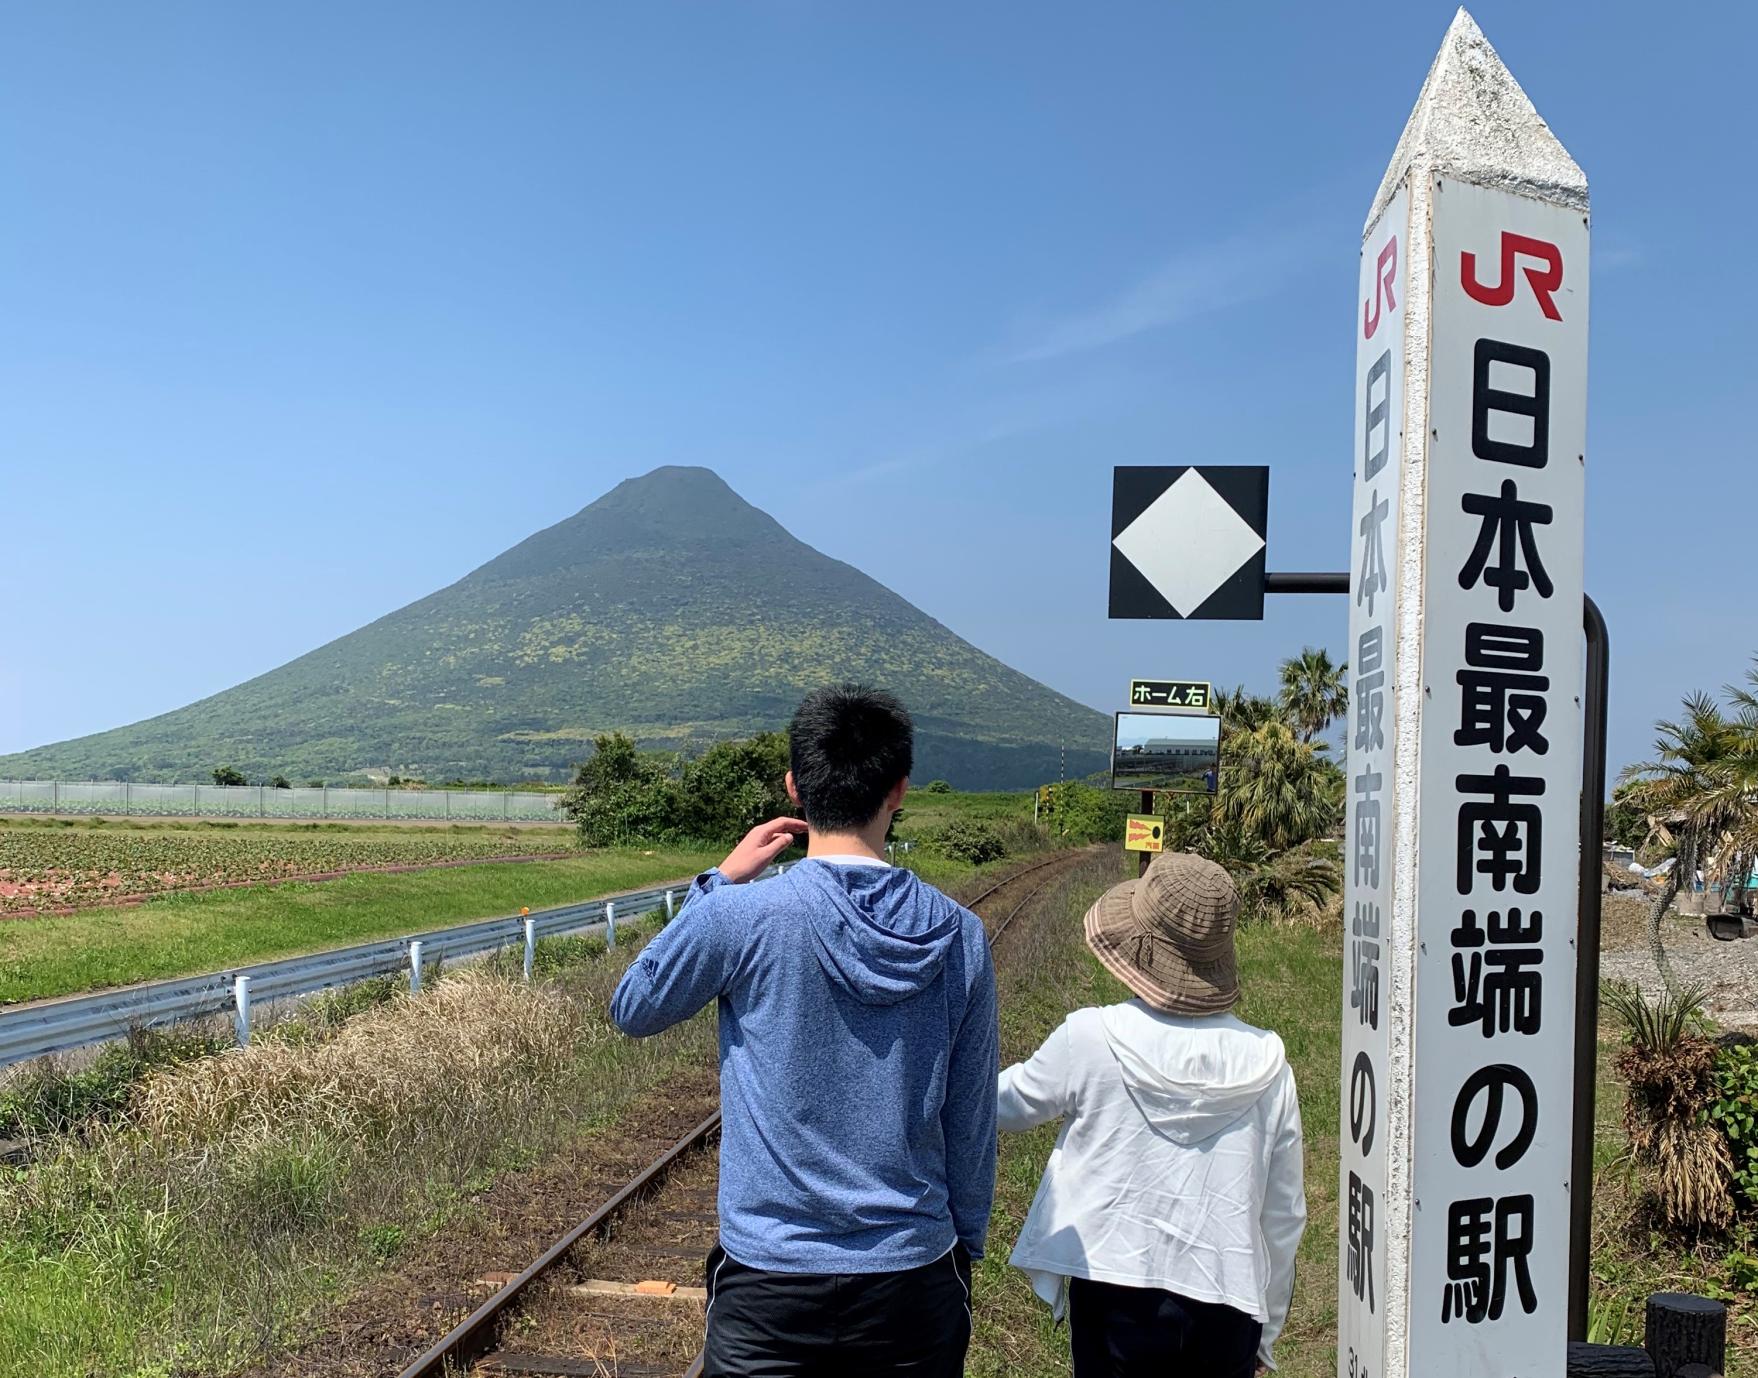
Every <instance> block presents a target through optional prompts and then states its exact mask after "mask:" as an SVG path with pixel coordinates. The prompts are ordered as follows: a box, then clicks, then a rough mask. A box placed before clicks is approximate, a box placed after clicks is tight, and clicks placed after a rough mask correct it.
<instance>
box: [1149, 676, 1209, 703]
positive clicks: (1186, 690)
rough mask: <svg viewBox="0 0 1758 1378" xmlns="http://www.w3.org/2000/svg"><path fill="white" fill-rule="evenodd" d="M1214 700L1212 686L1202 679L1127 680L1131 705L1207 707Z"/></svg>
mask: <svg viewBox="0 0 1758 1378" xmlns="http://www.w3.org/2000/svg"><path fill="white" fill-rule="evenodd" d="M1213 700H1214V690H1213V686H1211V685H1210V684H1209V682H1208V681H1207V680H1203V679H1132V680H1130V681H1129V702H1130V704H1131V706H1134V705H1138V704H1150V705H1152V706H1154V707H1156V708H1205V709H1206V708H1209V707H1210V706H1211V705H1212V702H1213Z"/></svg>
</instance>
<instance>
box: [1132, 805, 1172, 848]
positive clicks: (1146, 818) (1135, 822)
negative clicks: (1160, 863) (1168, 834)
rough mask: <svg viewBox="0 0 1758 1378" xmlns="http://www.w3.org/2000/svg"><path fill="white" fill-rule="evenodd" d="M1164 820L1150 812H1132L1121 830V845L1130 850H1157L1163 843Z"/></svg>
mask: <svg viewBox="0 0 1758 1378" xmlns="http://www.w3.org/2000/svg"><path fill="white" fill-rule="evenodd" d="M1165 826H1166V825H1165V820H1163V819H1160V818H1156V817H1154V815H1153V814H1151V813H1132V814H1130V815H1129V822H1128V826H1126V827H1125V828H1124V830H1123V846H1124V849H1125V850H1126V851H1131V852H1157V851H1159V850H1160V848H1161V846H1162V845H1163V838H1164V836H1165Z"/></svg>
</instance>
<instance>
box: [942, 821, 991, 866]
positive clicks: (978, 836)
mask: <svg viewBox="0 0 1758 1378" xmlns="http://www.w3.org/2000/svg"><path fill="white" fill-rule="evenodd" d="M927 840H928V842H929V844H930V845H931V846H932V847H933V848H934V850H935V851H937V852H939V853H940V854H941V855H943V856H949V857H952V858H954V859H955V860H958V861H966V862H969V863H970V864H971V865H973V866H982V865H984V864H985V863H987V862H991V861H999V860H1001V858H1002V857H1004V856H1006V855H1007V844H1006V843H1005V842H1003V841H1002V840H1001V834H1000V833H998V832H996V831H995V829H993V828H991V827H990V826H989V825H988V824H986V823H974V822H971V821H970V820H969V819H963V818H961V819H957V820H955V821H953V822H951V823H948V824H947V825H946V826H945V827H944V828H941V829H940V830H939V831H938V832H936V833H934V834H932V835H931V836H930V837H929V838H928V839H927Z"/></svg>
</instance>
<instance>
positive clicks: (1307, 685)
mask: <svg viewBox="0 0 1758 1378" xmlns="http://www.w3.org/2000/svg"><path fill="white" fill-rule="evenodd" d="M1348 673H1349V666H1348V665H1347V664H1342V665H1333V664H1331V654H1330V652H1329V651H1326V650H1323V649H1322V648H1318V647H1313V646H1307V647H1305V648H1303V649H1302V650H1301V652H1300V654H1299V655H1298V656H1295V657H1294V658H1293V659H1291V660H1284V661H1283V662H1282V710H1283V711H1284V712H1285V713H1287V715H1288V719H1289V721H1290V722H1292V723H1293V724H1294V726H1295V727H1296V728H1298V729H1299V731H1300V734H1301V740H1302V741H1307V742H1310V741H1311V740H1312V739H1313V738H1314V737H1317V736H1319V735H1321V734H1322V733H1323V732H1324V731H1325V729H1326V728H1328V727H1329V726H1330V725H1331V724H1332V723H1333V722H1335V721H1336V720H1337V719H1338V718H1340V717H1342V716H1343V715H1344V714H1345V713H1347V712H1348V711H1349V690H1348V687H1347V686H1346V685H1345V684H1344V682H1343V677H1344V676H1345V675H1346V674H1348Z"/></svg>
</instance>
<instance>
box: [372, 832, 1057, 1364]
mask: <svg viewBox="0 0 1758 1378" xmlns="http://www.w3.org/2000/svg"><path fill="white" fill-rule="evenodd" d="M1082 855H1083V854H1082V853H1078V852H1064V853H1060V854H1058V855H1057V856H1053V857H1050V858H1049V859H1047V860H1045V861H1040V862H1036V863H1034V864H1033V865H1030V866H1026V867H1022V868H1020V869H1019V870H1017V871H1014V872H1012V873H1011V874H1009V875H1007V876H1004V877H1002V878H1001V879H1000V880H998V881H996V882H995V883H994V884H992V885H990V886H989V887H988V888H987V889H985V890H983V891H982V892H981V893H980V894H978V895H977V896H976V897H975V898H973V899H970V900H967V901H965V905H966V907H967V908H969V909H971V910H973V911H974V912H976V913H977V914H978V916H979V917H980V918H982V919H983V921H984V924H985V926H986V927H987V928H988V930H989V942H990V945H991V946H993V945H994V944H995V943H996V942H998V941H999V940H1000V938H1001V937H1002V935H1003V934H1004V933H1005V932H1006V931H1007V928H1008V925H1010V924H1011V923H1012V922H1013V920H1014V919H1015V917H1017V916H1018V915H1019V914H1020V913H1021V912H1023V911H1024V910H1025V908H1026V906H1027V905H1029V904H1030V903H1031V902H1032V901H1033V900H1034V899H1036V898H1037V897H1038V896H1039V895H1041V894H1042V893H1043V892H1044V891H1045V890H1046V889H1048V888H1049V887H1050V886H1051V885H1053V884H1054V883H1055V882H1056V880H1057V879H1058V878H1060V876H1061V875H1062V874H1063V873H1064V872H1066V871H1067V870H1068V869H1069V868H1071V867H1072V866H1073V865H1075V864H1076V863H1077V862H1078V860H1079V859H1080V857H1081V856H1082ZM719 1135H720V1112H719V1111H718V1110H717V1111H715V1112H714V1113H712V1114H710V1115H708V1116H707V1117H706V1118H705V1119H703V1120H702V1121H701V1123H699V1124H697V1125H696V1126H695V1128H693V1129H691V1130H690V1131H689V1132H688V1133H687V1134H685V1135H684V1136H683V1137H682V1138H680V1139H679V1140H678V1141H677V1142H676V1143H674V1144H672V1145H671V1146H670V1147H669V1148H667V1149H666V1150H665V1151H664V1152H663V1153H661V1154H660V1155H659V1156H658V1157H657V1158H655V1159H654V1160H653V1161H652V1162H651V1163H649V1164H648V1165H647V1166H646V1167H645V1168H643V1169H641V1171H640V1172H638V1173H636V1174H635V1176H634V1177H632V1178H630V1180H629V1181H628V1182H627V1183H626V1184H625V1185H624V1186H623V1187H622V1188H621V1189H620V1190H618V1191H617V1192H616V1193H615V1194H614V1195H613V1196H611V1197H610V1198H609V1199H607V1200H606V1201H605V1202H604V1203H603V1204H601V1205H600V1206H599V1207H598V1208H597V1209H596V1210H594V1211H593V1212H592V1213H591V1214H590V1215H588V1216H587V1217H586V1218H585V1219H584V1220H582V1221H580V1223H579V1224H577V1225H575V1226H574V1227H573V1228H572V1229H570V1230H568V1231H567V1233H566V1234H564V1235H562V1236H561V1237H560V1238H559V1239H557V1240H556V1241H555V1242H554V1243H553V1244H551V1245H550V1246H549V1248H548V1249H546V1250H544V1252H543V1253H542V1255H541V1256H539V1257H538V1258H537V1259H536V1260H534V1261H533V1262H532V1263H530V1264H529V1265H528V1266H526V1267H525V1269H524V1270H523V1271H521V1272H519V1273H517V1274H514V1275H510V1276H509V1275H505V1274H488V1275H485V1276H484V1277H483V1278H482V1279H480V1283H479V1285H480V1286H482V1287H483V1288H484V1289H485V1290H488V1291H490V1292H491V1295H489V1296H488V1297H487V1299H486V1300H484V1301H483V1302H482V1303H481V1305H479V1306H477V1307H476V1309H475V1310H473V1311H472V1312H471V1313H470V1314H469V1315H468V1316H466V1317H465V1318H464V1319H463V1320H462V1321H460V1322H459V1323H458V1324H457V1325H455V1326H454V1327H453V1328H452V1329H451V1330H450V1331H449V1332H447V1334H446V1335H445V1336H443V1337H442V1338H441V1339H440V1340H439V1341H437V1342H436V1343H435V1344H434V1345H432V1346H431V1347H430V1348H429V1349H427V1350H426V1351H425V1352H424V1353H423V1354H422V1355H421V1356H420V1357H419V1358H417V1359H416V1360H415V1361H414V1362H413V1363H411V1364H409V1365H408V1366H407V1367H406V1368H404V1369H403V1371H402V1373H401V1374H400V1375H399V1378H450V1375H456V1374H460V1373H464V1372H472V1373H478V1374H481V1375H484V1378H488V1376H489V1375H506V1376H507V1378H578V1376H579V1375H588V1376H589V1378H699V1375H700V1374H701V1371H702V1363H701V1354H700V1349H701V1344H702V1309H703V1303H704V1301H705V1300H706V1297H705V1293H704V1291H703V1289H702V1288H701V1287H700V1286H698V1285H695V1284H696V1283H697V1282H698V1281H699V1279H700V1277H701V1267H702V1261H703V1259H704V1258H705V1257H706V1255H707V1253H708V1250H709V1249H710V1248H711V1247H712V1246H713V1244H714V1241H715V1238H716V1236H717V1235H718V1233H719V1221H718V1218H717V1216H716V1213H715V1189H716V1182H717V1178H718V1167H719V1164H718V1161H717V1156H716V1154H715V1153H714V1152H712V1149H713V1148H714V1146H715V1145H716V1143H717V1141H718V1139H719ZM678 1279H687V1280H688V1281H687V1282H686V1281H678Z"/></svg>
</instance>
